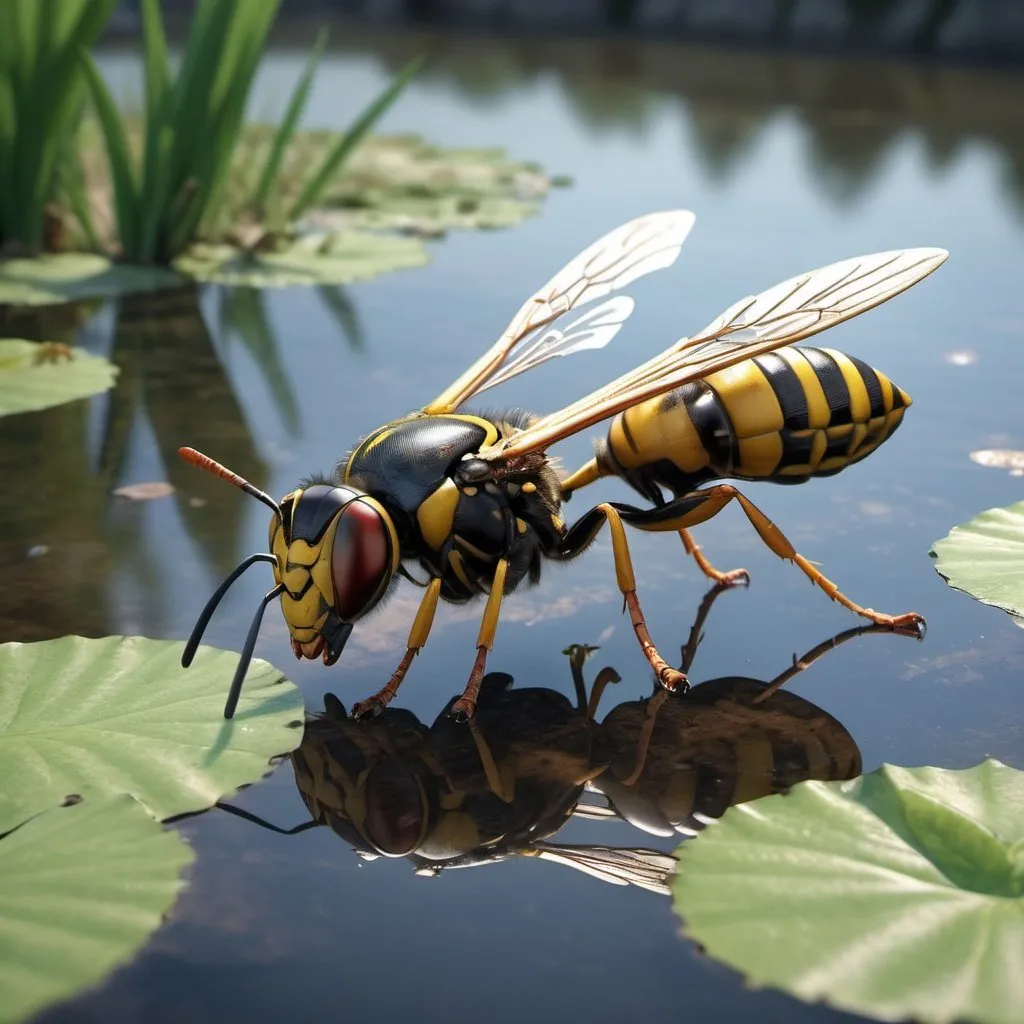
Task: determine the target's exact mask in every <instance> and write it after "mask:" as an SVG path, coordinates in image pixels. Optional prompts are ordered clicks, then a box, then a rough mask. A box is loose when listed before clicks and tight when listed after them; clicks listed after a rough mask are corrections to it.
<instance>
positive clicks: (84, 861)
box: [0, 795, 192, 1024]
mask: <svg viewBox="0 0 1024 1024" xmlns="http://www.w3.org/2000/svg"><path fill="white" fill-rule="evenodd" d="M191 860H192V850H191V848H190V847H189V846H187V845H186V844H185V843H184V842H183V841H182V839H181V837H180V836H179V835H178V834H177V833H176V832H173V831H170V830H166V829H162V828H161V827H160V826H159V825H158V824H157V823H156V822H155V821H154V820H153V819H152V818H151V817H150V816H149V814H147V813H146V811H145V809H144V808H143V807H142V806H141V805H140V804H138V803H137V802H136V801H134V800H133V799H132V798H131V797H129V796H126V795H122V796H119V797H114V798H111V799H106V800H98V801H91V800H88V799H87V800H85V801H84V802H81V803H77V804H74V805H72V806H64V807H60V806H58V807H54V808H52V809H50V810H47V811H45V812H43V813H41V814H39V815H38V816H37V817H34V818H33V819H32V820H31V821H28V822H26V823H25V824H24V825H22V827H21V828H19V829H16V830H15V831H14V832H11V833H9V834H8V835H6V836H4V838H3V839H0V1022H4V1024H6V1022H8V1021H17V1020H23V1019H25V1018H27V1017H30V1016H32V1015H34V1014H35V1013H37V1012H38V1011H39V1010H41V1009H42V1008H43V1007H45V1006H49V1005H51V1004H52V1003H55V1002H59V1001H61V1000H63V999H66V998H69V997H70V996H72V995H74V994H75V993H76V992H78V991H79V990H80V989H82V988H84V987H86V986H87V985H91V984H94V983H96V982H98V981H100V980H101V979H102V978H103V977H104V976H106V975H107V974H108V973H110V971H112V970H113V969H114V968H115V967H117V966H118V965H119V964H122V963H124V962H125V961H127V960H128V959H129V958H130V957H131V955H132V954H133V953H134V952H135V951H136V949H138V948H139V947H140V946H141V945H142V943H143V942H144V941H145V940H146V938H147V937H148V936H149V935H150V934H151V933H152V932H153V931H155V930H156V929H157V928H158V927H159V926H160V923H161V920H162V918H163V915H164V914H165V913H166V912H167V911H168V910H169V909H170V907H171V906H172V904H173V903H174V901H175V899H176V898H177V895H178V892H179V891H180V889H181V888H182V886H183V884H184V883H183V881H182V879H181V871H182V869H183V868H184V867H185V866H186V865H187V864H189V863H190V862H191Z"/></svg>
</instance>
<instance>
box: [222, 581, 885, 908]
mask: <svg viewBox="0 0 1024 1024" xmlns="http://www.w3.org/2000/svg"><path fill="white" fill-rule="evenodd" d="M721 592H722V588H718V589H714V590H711V591H709V592H708V594H707V595H706V597H705V598H704V601H703V603H702V605H701V607H700V610H699V612H698V615H697V618H696V621H695V622H694V625H693V628H692V630H691V633H690V639H689V642H688V643H687V644H686V646H685V647H684V648H683V649H682V660H681V667H682V668H683V669H684V670H686V671H689V669H690V667H691V665H692V663H693V660H694V656H695V654H696V651H697V647H698V645H699V643H700V640H701V635H702V633H701V631H702V628H703V623H704V619H705V617H706V615H707V614H708V612H709V611H710V609H711V606H712V604H713V603H714V601H715V599H716V598H717V596H718V595H719V594H720V593H721ZM867 633H888V631H887V630H885V629H883V628H881V627H877V626H864V627H860V628H856V629H850V630H846V631H845V632H843V633H840V634H837V635H836V636H834V637H830V638H829V639H828V640H825V641H823V642H822V643H821V644H819V645H818V646H817V647H815V648H814V649H813V650H811V651H809V652H807V654H805V655H804V656H803V658H801V659H794V662H793V664H792V665H791V666H790V667H788V668H787V669H786V670H785V671H783V672H781V673H780V674H779V675H778V676H776V677H775V678H774V679H772V680H770V681H767V682H763V681H760V680H755V679H749V678H743V677H735V676H733V677H722V678H719V679H712V680H708V681H705V682H702V683H699V684H698V685H696V686H695V687H694V688H693V689H692V690H691V692H690V693H689V694H688V695H687V696H685V697H678V696H673V695H671V694H669V693H668V692H667V691H665V690H662V689H660V688H659V687H658V686H657V685H655V687H654V692H653V694H652V695H651V696H650V697H648V698H645V699H642V700H627V701H624V702H622V703H620V704H617V705H615V706H614V707H613V708H612V709H611V710H610V711H608V712H607V713H606V714H605V715H604V718H603V719H600V720H599V719H598V712H599V710H600V705H601V702H602V697H603V696H604V694H605V692H606V690H607V688H608V686H609V685H610V684H615V683H618V682H619V681H620V676H619V675H618V673H617V672H616V671H615V670H614V669H612V668H610V667H606V668H603V669H601V670H600V671H598V672H597V673H596V674H595V675H594V678H593V681H592V684H591V685H590V686H589V687H588V685H587V682H586V679H585V676H584V672H583V667H584V662H585V661H586V659H587V658H588V657H589V656H590V655H591V654H592V653H593V652H594V651H595V650H597V648H594V647H589V646H582V645H573V646H571V647H569V648H568V649H566V651H565V652H564V653H565V654H566V655H568V660H569V671H570V674H571V677H572V681H573V688H574V691H575V698H576V699H575V702H573V701H571V700H570V699H569V698H568V697H566V696H565V695H563V694H562V693H560V692H558V691H557V690H552V689H548V688H543V687H527V688H515V687H514V685H513V682H514V681H513V678H512V676H510V675H508V674H507V673H504V672H491V673H489V674H488V675H487V676H486V677H485V679H484V682H483V687H482V690H481V695H480V703H479V707H478V710H477V715H476V717H475V719H473V720H472V721H471V722H470V724H469V725H463V724H460V723H457V722H456V721H454V720H453V719H452V718H451V717H450V715H449V709H450V707H451V705H452V704H453V703H454V701H455V697H454V696H453V697H452V699H451V700H450V701H449V702H448V704H447V705H446V706H445V708H444V709H443V710H442V711H441V713H440V714H439V715H438V716H437V718H436V720H435V721H434V723H433V725H430V726H427V725H426V724H424V723H423V722H421V721H420V720H419V719H418V718H417V717H416V715H414V714H413V713H412V712H410V711H407V710H404V709H395V708H389V709H386V710H385V711H383V712H382V713H381V714H380V715H378V716H377V717H376V718H374V719H372V720H369V721H365V720H364V721H355V720H353V719H351V718H349V717H348V715H347V712H346V710H345V707H344V705H343V704H342V703H341V701H339V700H338V698H337V697H335V696H334V695H333V694H331V693H328V694H327V695H326V697H325V699H324V711H323V712H322V713H320V714H316V715H310V716H308V717H307V721H306V730H305V734H304V737H303V741H302V744H301V746H300V747H299V749H298V750H296V751H295V752H293V753H292V754H291V756H290V760H291V763H292V769H293V772H294V777H295V784H296V786H297V788H298V791H299V793H300V795H301V797H302V800H303V802H304V803H305V805H306V807H307V809H308V810H309V813H310V815H311V817H310V820H309V821H307V822H304V823H302V824H299V825H296V826H293V827H291V828H283V827H280V826H278V825H274V824H271V823H269V822H266V821H264V820H263V819H262V818H260V817H259V816H257V815H254V814H251V813H249V812H247V811H245V810H242V809H241V808H238V807H235V806H233V805H231V804H227V803H223V802H222V803H221V804H219V805H218V806H219V807H220V808H221V809H222V810H224V811H227V812H229V813H231V814H234V815H237V816H239V817H242V818H245V819H247V820H249V821H251V822H253V823H254V824H256V825H259V826H261V827H265V828H268V829H270V830H271V831H274V832H278V833H281V834H284V835H298V834H300V833H302V832H305V831H308V830H309V829H310V828H316V827H318V826H327V827H328V828H330V829H331V830H332V831H333V832H335V833H336V834H337V835H338V836H339V837H340V838H341V839H343V840H344V841H345V842H347V843H348V844H349V845H350V846H351V847H352V848H353V850H354V851H355V853H356V854H357V856H358V857H359V858H360V859H361V860H363V861H374V860H377V859H379V858H405V859H406V860H408V861H410V862H411V863H412V865H413V866H414V869H415V873H416V874H417V875H426V876H436V875H438V874H440V873H441V872H445V871H450V870H452V869H456V868H469V867H480V866H484V865H488V864H496V863H500V862H501V861H504V860H507V859H509V858H511V857H529V858H539V859H540V860H545V861H549V862H552V863H556V864H561V865H564V866H566V867H570V868H574V869H576V870H578V871H580V872H582V873H584V874H587V875H590V876H592V877H594V878H596V879H598V880H600V881H603V882H607V883H610V884H613V885H633V886H637V887H638V888H641V889H646V890H649V891H651V892H655V893H658V894H660V895H663V896H668V895H670V891H671V890H670V884H669V883H670V880H671V874H672V872H673V870H674V868H675V863H676V861H675V858H674V857H673V856H671V854H670V852H666V851H663V850H656V849H650V848H646V847H635V846H617V845H597V844H594V843H583V844H580V843H555V842H552V841H551V840H552V837H553V836H555V834H556V833H558V832H559V831H560V830H561V829H562V827H563V826H564V825H565V824H566V823H567V822H568V821H569V820H570V819H572V818H576V819H577V820H583V821H588V822H592V823H594V825H595V828H596V835H597V838H600V836H601V831H602V830H601V825H602V823H605V824H607V823H609V822H627V823H628V824H629V825H631V826H633V827H634V828H635V829H638V830H640V831H642V832H644V833H646V834H647V835H649V836H658V837H661V838H675V839H676V840H678V839H679V838H681V837H687V836H693V835H696V834H697V833H698V832H699V831H701V830H702V829H703V828H704V826H705V825H706V823H707V822H708V821H710V820H713V819H715V818H719V817H721V816H722V814H724V813H725V811H726V810H727V809H728V808H729V807H731V806H732V805H734V804H738V803H744V802H746V801H748V800H754V799H757V798H758V797H762V796H767V795H768V794H770V793H780V792H785V791H787V790H788V789H790V788H791V787H792V786H794V785H796V784H797V783H798V782H802V781H805V780H807V779H820V780H823V781H831V780H843V779H850V778H854V777H855V776H857V775H858V774H860V771H861V755H860V750H859V749H858V747H857V744H856V742H855V740H854V739H853V737H852V736H851V735H850V733H849V732H848V731H847V730H846V729H845V728H844V727H843V726H842V724H841V723H840V722H838V721H837V720H836V719H835V718H833V717H832V716H831V715H829V714H828V713H826V712H825V711H823V710H822V709H821V708H819V707H817V706H816V705H814V704H812V703H811V702H810V701H808V700H806V699H804V698H802V697H799V696H797V695H796V694H793V693H789V692H787V691H785V690H783V689H781V688H782V686H783V685H784V684H785V683H786V682H788V680H789V679H791V678H792V677H793V676H795V675H796V674H797V673H798V672H802V671H804V670H805V669H807V668H809V667H810V666H811V665H812V664H813V663H814V662H815V661H817V660H818V659H819V658H821V657H822V656H823V655H824V654H826V653H827V652H828V651H830V650H833V649H834V648H836V647H838V646H839V645H840V644H843V643H845V642H847V641H848V640H852V639H854V638H855V637H859V636H863V635H864V634H867Z"/></svg>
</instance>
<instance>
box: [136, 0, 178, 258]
mask: <svg viewBox="0 0 1024 1024" xmlns="http://www.w3.org/2000/svg"><path fill="white" fill-rule="evenodd" d="M142 40H143V54H144V66H145V76H146V107H145V110H146V121H145V141H144V145H143V155H142V172H141V179H140V183H139V221H140V223H139V243H138V252H137V254H135V255H137V257H138V258H139V259H140V260H141V261H142V262H143V263H148V262H149V261H151V260H152V259H153V257H154V255H155V253H156V241H157V231H158V229H159V224H160V217H161V214H162V212H163V211H162V204H161V202H160V198H161V197H162V195H163V194H164V191H165V189H166V181H167V177H168V174H169V171H170V169H169V168H168V166H167V156H168V153H169V151H170V143H171V140H172V138H173V134H172V132H171V131H170V130H169V126H168V125H167V124H166V114H165V104H166V102H167V94H168V92H169V90H170V87H171V69H170V62H169V60H168V57H167V37H166V35H165V33H164V25H163V19H162V18H161V17H160V5H159V3H158V2H157V0H142Z"/></svg>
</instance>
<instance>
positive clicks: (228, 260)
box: [174, 231, 429, 288]
mask: <svg viewBox="0 0 1024 1024" xmlns="http://www.w3.org/2000/svg"><path fill="white" fill-rule="evenodd" d="M428 258H429V257H428V255H427V250H426V247H425V246H424V244H423V242H421V241H420V240H419V239H416V238H399V237H397V236H394V235H375V234H370V233H368V232H354V231H349V232H330V233H327V234H309V235H303V236H302V237H300V238H299V239H297V240H296V241H294V242H290V243H288V244H286V245H284V246H282V247H281V248H278V249H274V250H272V251H260V250H243V249H239V248H237V247H236V246H233V245H227V244H216V245H214V244H206V243H199V244H196V245H194V246H192V248H191V249H189V250H188V252H186V253H185V254H184V255H183V256H181V257H179V258H178V259H177V260H176V261H175V264H174V265H175V267H176V268H177V269H178V270H180V271H181V272H182V273H183V274H187V275H188V276H189V277H193V278H195V279H196V280H198V281H205V282H209V283H211V284H226V285H245V286H248V287H251V288H281V287H286V286H289V285H324V284H348V283H349V282H351V281H361V280H367V279H369V278H371V277H377V276H378V275H380V274H386V273H388V272H389V271H392V270H403V269H406V268H409V267H419V266H423V264H425V263H426V262H427V261H428Z"/></svg>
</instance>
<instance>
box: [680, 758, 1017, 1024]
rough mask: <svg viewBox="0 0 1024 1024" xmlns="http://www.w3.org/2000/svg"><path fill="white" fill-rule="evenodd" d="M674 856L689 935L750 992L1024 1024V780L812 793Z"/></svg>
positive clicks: (902, 781) (737, 814)
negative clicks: (752, 987)
mask: <svg viewBox="0 0 1024 1024" xmlns="http://www.w3.org/2000/svg"><path fill="white" fill-rule="evenodd" d="M678 856H679V857H680V865H679V870H678V874H677V876H676V880H675V885H674V888H675V905H676V909H677V911H678V912H679V914H680V915H681V916H682V917H683V919H684V923H685V929H686V932H687V934H688V935H690V936H691V937H693V938H694V939H696V940H697V941H698V942H700V943H701V945H702V946H703V947H704V948H705V949H706V950H707V952H708V953H709V954H710V955H711V956H713V957H716V958H718V959H719V960H722V961H724V962H725V963H727V964H729V965H730V966H732V967H734V968H736V969H737V970H739V971H742V972H743V973H744V974H746V975H747V976H748V978H749V979H750V980H751V981H752V982H753V983H755V984H758V985H769V986H772V987H775V988H781V989H783V990H785V991H787V992H789V993H791V994H793V995H795V996H797V997H799V998H800V999H804V1000H806V1001H809V1002H810V1001H816V1000H824V1001H825V1002H828V1003H830V1004H831V1005H833V1006H836V1007H839V1008H841V1009H844V1010H849V1011H853V1012H856V1013H862V1014H867V1015H869V1016H872V1017H878V1018H880V1019H882V1020H904V1019H914V1020H920V1021H928V1022H936V1024H940V1022H948V1021H954V1020H970V1021H980V1022H983V1024H1018V1022H1019V1021H1020V1013H1021V1007H1022V1006H1024V970H1022V969H1021V965H1022V964H1024V772H1019V771H1016V770H1015V769H1013V768H1009V767H1007V766H1006V765H1004V764H1001V763H1000V762H998V761H992V760H989V761H986V762H984V763H983V764H981V765H978V766H976V767H974V768H971V769H968V770H966V771H946V770H943V769H939V768H912V769H906V768H896V767H893V766H891V765H883V767H882V768H880V769H879V770H878V771H875V772H872V773H871V774H869V775H865V776H862V777H861V778H859V779H856V780H854V781H852V782H828V783H825V782H806V783H801V784H800V785H798V786H796V787H794V789H793V790H792V792H791V793H790V794H789V795H786V796H782V795H777V796H769V797H765V798H764V799H762V800H755V801H754V802H752V803H748V804H741V805H739V806H735V807H732V808H730V809H729V810H728V811H726V813H725V816H724V817H723V818H722V819H721V820H720V821H717V822H712V823H711V824H710V825H709V826H708V828H707V829H706V831H705V832H704V833H702V834H701V835H700V836H699V837H697V838H696V839H694V840H691V841H690V842H688V843H685V844H684V845H683V846H682V847H681V848H680V850H679V851H678Z"/></svg>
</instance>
